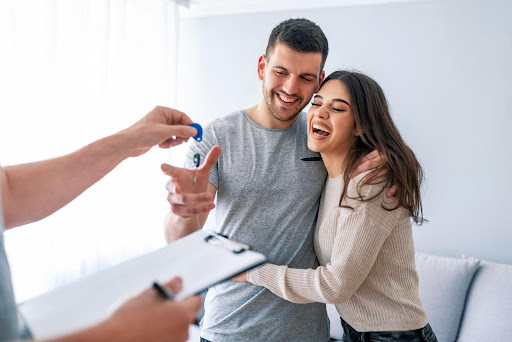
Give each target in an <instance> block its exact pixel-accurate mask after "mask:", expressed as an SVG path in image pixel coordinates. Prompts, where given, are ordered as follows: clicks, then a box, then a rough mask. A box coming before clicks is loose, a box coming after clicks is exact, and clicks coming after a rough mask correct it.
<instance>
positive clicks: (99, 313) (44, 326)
mask: <svg viewBox="0 0 512 342" xmlns="http://www.w3.org/2000/svg"><path fill="white" fill-rule="evenodd" d="M265 260H266V259H265V256H263V255H262V254H260V253H257V252H254V251H251V250H250V249H249V246H246V245H244V244H240V243H237V242H235V241H232V240H229V239H226V238H225V237H223V236H221V235H218V234H215V233H212V232H205V231H202V230H200V231H197V232H195V233H193V234H190V235H188V236H186V237H184V238H182V239H180V240H177V241H175V242H173V243H171V244H169V245H167V246H166V247H164V248H162V249H159V250H156V251H154V252H151V253H148V254H146V255H142V256H139V257H137V258H134V259H132V260H128V261H126V262H124V263H121V264H119V265H117V266H114V267H112V268H110V269H107V270H104V271H100V272H98V273H96V274H93V275H91V276H88V277H85V278H83V279H81V280H79V281H77V282H74V283H71V284H69V285H66V286H64V287H62V288H59V289H56V290H54V291H52V292H49V293H47V294H43V295H42V296H39V297H36V298H33V299H31V300H29V301H27V302H24V303H22V304H21V305H20V312H21V314H22V316H23V317H24V318H25V320H26V322H27V324H28V326H29V328H30V330H31V331H32V334H33V336H34V337H35V338H42V339H43V338H51V337H55V336H58V335H63V334H66V333H68V332H71V331H75V330H78V329H81V328H84V327H87V326H89V325H92V324H95V323H98V322H100V321H101V320H103V319H105V318H107V317H108V315H109V314H110V313H111V310H112V308H113V307H114V306H115V305H116V304H118V303H120V302H121V301H122V300H123V299H126V298H128V297H131V296H133V295H134V294H136V293H138V292H140V291H142V290H144V289H146V288H147V287H148V286H151V284H153V282H155V281H156V282H163V281H166V280H168V279H170V278H172V277H174V276H179V277H181V278H182V280H183V287H182V290H181V291H180V292H179V293H178V294H177V295H176V296H174V297H175V299H176V300H181V299H184V298H187V297H189V296H192V295H195V294H198V293H201V292H203V291H204V290H206V289H207V288H208V287H210V286H213V285H215V284H217V283H220V282H222V281H224V280H227V279H230V278H231V277H233V276H235V275H237V274H239V273H240V272H243V271H246V270H248V269H251V268H253V267H256V266H258V265H260V264H262V263H264V262H265Z"/></svg>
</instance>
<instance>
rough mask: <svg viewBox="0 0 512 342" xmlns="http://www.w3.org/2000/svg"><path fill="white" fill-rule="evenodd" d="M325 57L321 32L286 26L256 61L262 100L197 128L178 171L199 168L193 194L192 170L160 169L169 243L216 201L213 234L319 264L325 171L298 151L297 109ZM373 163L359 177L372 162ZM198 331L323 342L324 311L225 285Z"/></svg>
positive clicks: (208, 336)
mask: <svg viewBox="0 0 512 342" xmlns="http://www.w3.org/2000/svg"><path fill="white" fill-rule="evenodd" d="M327 54H328V42H327V39H326V37H325V35H324V33H323V32H322V30H321V29H320V27H318V26H317V25H316V24H314V23H313V22H311V21H309V20H306V19H290V20H286V21H284V22H282V23H280V24H279V25H278V26H276V27H275V28H274V29H273V30H272V33H271V34H270V37H269V41H268V45H267V49H266V51H265V54H264V55H262V56H260V58H259V60H258V77H259V79H260V80H262V81H263V88H262V90H263V94H262V97H261V98H260V101H259V103H258V104H256V105H255V106H253V107H251V108H249V109H247V110H242V111H238V112H235V113H232V114H230V115H228V116H227V117H225V118H221V119H218V120H216V121H214V122H212V123H211V124H210V125H208V126H207V127H206V128H205V130H204V137H203V142H201V143H200V144H194V145H193V146H192V147H191V151H190V152H189V155H188V158H187V164H186V165H185V166H186V167H187V168H192V167H193V165H192V163H191V162H192V159H193V155H194V154H196V153H199V154H200V155H201V160H203V159H204V164H203V165H202V166H201V167H200V168H199V169H198V170H197V171H196V175H195V176H196V177H195V178H196V181H195V185H194V180H193V178H194V172H193V171H192V170H188V169H181V168H176V167H172V166H169V165H164V166H163V167H162V169H163V171H164V172H165V173H166V174H168V175H169V176H171V180H170V182H169V183H168V189H169V190H170V193H169V196H168V201H169V202H170V203H171V213H170V214H169V215H168V217H167V219H166V223H165V232H166V238H167V240H168V241H174V240H176V239H179V238H180V237H182V236H185V235H187V234H190V233H192V232H194V231H195V230H198V229H200V228H201V227H202V226H203V224H204V222H205V221H206V218H207V216H208V212H209V210H211V209H212V208H213V207H214V206H215V205H214V204H213V199H214V197H215V195H217V212H216V219H217V225H216V226H217V230H218V231H219V232H220V233H222V234H225V235H227V236H228V237H229V238H232V239H234V240H236V241H240V242H243V243H246V244H248V245H250V246H252V247H253V248H254V249H255V250H256V251H259V252H261V253H263V254H265V255H266V256H267V259H268V261H269V262H272V263H275V264H279V265H289V266H290V267H296V268H315V267H316V266H317V265H318V263H317V260H316V257H315V252H314V249H313V234H314V229H313V227H314V226H315V222H316V214H317V209H318V205H319V200H320V194H321V191H322V188H323V185H324V182H325V178H326V171H325V168H324V166H323V163H322V162H321V161H320V160H318V159H319V158H315V157H319V155H318V154H316V153H313V152H311V151H310V150H309V149H308V148H307V129H306V116H305V113H301V110H302V109H303V108H304V107H305V106H306V104H307V103H308V102H309V101H310V99H311V97H312V96H313V93H314V92H316V91H317V90H318V88H319V86H320V84H321V82H322V81H323V79H324V76H325V73H324V71H323V67H324V63H325V60H326V58H327ZM217 145H220V146H221V147H222V155H221V151H220V150H221V148H220V147H219V146H217ZM210 149H211V150H210ZM209 150H210V151H209ZM208 151H209V152H208ZM207 153H208V154H207ZM205 156H206V157H205ZM372 157H373V156H371V157H369V158H367V160H368V162H367V163H366V164H365V165H362V166H363V167H364V168H366V169H367V168H368V167H369V165H368V163H374V161H373V159H372ZM219 158H220V159H219ZM303 159H306V160H303ZM217 160H218V162H217ZM377 165H379V164H377ZM210 171H211V172H210ZM201 326H202V330H201V337H202V341H213V342H220V341H328V340H329V330H328V323H327V315H326V310H325V305H324V304H318V303H315V304H307V305H296V304H293V303H290V302H287V301H285V300H282V299H280V298H278V297H277V296H274V295H273V294H272V293H270V292H269V291H267V290H266V289H264V288H262V287H256V286H253V285H252V284H248V283H238V282H234V281H228V282H225V283H222V284H220V285H217V286H215V287H213V288H211V289H209V291H208V294H207V297H206V300H205V315H204V318H203V320H202V322H201Z"/></svg>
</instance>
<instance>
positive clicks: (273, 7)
mask: <svg viewBox="0 0 512 342" xmlns="http://www.w3.org/2000/svg"><path fill="white" fill-rule="evenodd" d="M174 1H175V2H177V3H178V4H180V5H183V6H180V15H181V16H184V17H204V16H213V15H223V14H237V13H251V12H269V11H283V10H290V9H309V8H324V7H338V6H362V5H376V4H385V3H393V2H413V1H429V0H174ZM187 7H188V8H187Z"/></svg>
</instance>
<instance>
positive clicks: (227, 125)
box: [185, 111, 329, 342]
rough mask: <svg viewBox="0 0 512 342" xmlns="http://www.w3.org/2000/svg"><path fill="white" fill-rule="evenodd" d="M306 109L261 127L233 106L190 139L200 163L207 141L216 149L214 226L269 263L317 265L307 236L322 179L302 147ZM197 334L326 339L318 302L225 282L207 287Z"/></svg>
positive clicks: (190, 156)
mask: <svg viewBox="0 0 512 342" xmlns="http://www.w3.org/2000/svg"><path fill="white" fill-rule="evenodd" d="M306 127H307V125H306V115H305V113H301V114H300V115H299V117H298V119H297V120H296V122H295V123H294V124H293V125H292V126H291V127H288V128H285V129H268V128H264V127H261V126H259V125H257V124H255V123H254V122H253V121H252V120H251V119H250V118H249V117H248V116H247V114H246V113H245V111H238V112H235V113H232V114H230V115H228V116H226V117H224V118H221V119H217V120H215V121H213V122H212V123H211V124H209V125H208V126H207V127H205V129H204V134H203V141H202V142H201V143H196V142H194V143H193V144H192V146H191V148H190V150H189V153H188V156H187V161H186V163H185V166H186V167H187V168H193V166H194V165H193V162H192V160H193V155H194V154H195V153H199V154H201V162H203V161H204V157H205V156H206V154H207V153H208V151H209V150H210V149H211V147H212V146H213V145H220V146H221V147H222V154H221V156H220V159H219V161H218V162H217V163H216V164H215V166H214V167H213V169H212V172H211V174H210V180H209V182H210V183H211V184H213V185H214V186H215V187H216V188H217V211H216V229H217V231H218V232H220V233H221V234H224V235H226V236H227V237H229V238H231V239H234V240H236V241H239V242H243V243H246V244H248V245H250V246H251V247H252V248H253V249H254V250H256V251H258V252H261V253H263V254H264V255H265V256H266V257H267V259H268V261H269V262H270V263H273V264H279V265H289V266H290V267H293V268H316V267H317V266H318V261H317V259H316V256H315V251H314V249H313V234H314V227H315V222H316V216H317V209H318V204H319V200H320V194H321V192H322V188H323V185H324V182H325V179H326V174H327V173H326V170H325V167H324V165H323V163H322V162H321V161H303V160H301V158H311V157H318V156H319V155H318V154H317V153H315V152H312V151H310V150H309V149H308V147H307V128H306ZM201 328H202V329H201V336H202V337H203V338H206V339H208V340H210V341H214V342H223V341H236V342H240V341H328V340H329V329H328V319H327V314H326V309H325V305H324V304H319V303H314V304H300V305H299V304H293V303H290V302H288V301H286V300H284V299H281V298H279V297H277V296H276V295H274V294H273V293H271V292H270V291H269V290H267V289H265V288H263V287H259V286H255V285H253V284H250V283H240V282H235V281H231V280H229V281H226V282H224V283H221V284H219V285H217V286H214V287H212V288H210V289H209V291H208V294H207V296H206V299H205V315H204V318H203V320H202V321H201Z"/></svg>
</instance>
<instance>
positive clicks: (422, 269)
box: [327, 253, 512, 342]
mask: <svg viewBox="0 0 512 342" xmlns="http://www.w3.org/2000/svg"><path fill="white" fill-rule="evenodd" d="M416 268H417V271H418V276H419V280H420V297H421V300H422V302H423V306H424V307H425V311H426V312H427V315H428V318H429V321H430V325H431V326H432V329H433V330H434V332H435V333H436V335H437V339H438V341H439V342H453V341H459V342H480V341H493V342H512V265H506V264H498V263H494V262H488V261H480V260H478V259H475V258H472V257H466V256H463V257H461V258H447V257H440V256H433V255H428V254H423V253H416ZM327 313H328V314H329V319H330V321H331V337H332V339H333V340H334V341H339V340H341V339H342V337H343V330H342V328H341V323H340V321H339V315H338V312H337V311H336V308H335V307H334V305H327Z"/></svg>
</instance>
